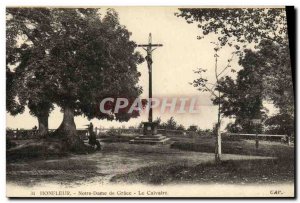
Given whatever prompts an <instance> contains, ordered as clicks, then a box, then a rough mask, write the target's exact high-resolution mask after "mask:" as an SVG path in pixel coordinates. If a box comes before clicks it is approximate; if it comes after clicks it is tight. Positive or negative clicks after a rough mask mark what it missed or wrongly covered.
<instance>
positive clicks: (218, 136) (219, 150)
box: [215, 91, 222, 163]
mask: <svg viewBox="0 0 300 203" xmlns="http://www.w3.org/2000/svg"><path fill="white" fill-rule="evenodd" d="M218 100H219V101H218V102H219V104H218V123H217V126H216V127H217V128H216V130H217V132H216V145H215V162H216V163H220V162H221V154H222V148H221V146H222V139H221V109H220V108H221V104H220V91H219V97H218Z"/></svg>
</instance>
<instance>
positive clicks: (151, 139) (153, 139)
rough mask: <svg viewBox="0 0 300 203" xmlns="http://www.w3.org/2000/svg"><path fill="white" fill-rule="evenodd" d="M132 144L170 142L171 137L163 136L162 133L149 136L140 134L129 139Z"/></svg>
mask: <svg viewBox="0 0 300 203" xmlns="http://www.w3.org/2000/svg"><path fill="white" fill-rule="evenodd" d="M129 143H130V144H152V145H155V144H168V143H170V138H167V137H166V136H163V135H161V134H157V135H153V136H149V135H140V136H137V137H135V138H134V139H132V140H130V141H129Z"/></svg>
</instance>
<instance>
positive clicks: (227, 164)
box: [111, 159, 294, 185]
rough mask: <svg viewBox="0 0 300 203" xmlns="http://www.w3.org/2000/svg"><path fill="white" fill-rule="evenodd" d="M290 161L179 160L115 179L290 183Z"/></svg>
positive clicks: (131, 181)
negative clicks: (190, 162) (194, 163)
mask: <svg viewBox="0 0 300 203" xmlns="http://www.w3.org/2000/svg"><path fill="white" fill-rule="evenodd" d="M293 181H294V166H293V163H283V162H282V160H279V159H275V160H274V159H268V160H264V159H262V160H228V161H223V162H221V163H220V164H214V163H204V164H199V165H197V166H187V165H182V164H178V163H173V164H170V165H157V166H150V167H143V168H140V169H138V170H136V171H133V172H129V173H127V174H121V175H116V176H114V177H113V178H112V179H111V182H114V183H124V182H126V183H146V184H153V185H162V184H176V183H193V184H195V183H198V184H216V183H217V184H222V183H224V184H274V183H283V182H288V183H293Z"/></svg>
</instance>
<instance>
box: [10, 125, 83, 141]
mask: <svg viewBox="0 0 300 203" xmlns="http://www.w3.org/2000/svg"><path fill="white" fill-rule="evenodd" d="M55 130H56V129H48V132H49V133H52V132H54V131H55ZM76 131H77V134H78V136H80V137H85V136H88V130H87V129H86V128H79V129H76ZM6 137H7V138H9V139H16V140H19V139H37V138H39V135H38V130H34V129H30V130H25V129H21V130H6Z"/></svg>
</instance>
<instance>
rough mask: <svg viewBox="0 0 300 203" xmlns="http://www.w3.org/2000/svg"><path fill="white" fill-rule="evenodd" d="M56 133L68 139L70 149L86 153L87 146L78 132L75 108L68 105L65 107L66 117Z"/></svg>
mask: <svg viewBox="0 0 300 203" xmlns="http://www.w3.org/2000/svg"><path fill="white" fill-rule="evenodd" d="M55 134H56V135H57V136H58V137H60V138H62V140H64V141H66V144H67V147H68V150H70V151H73V152H77V153H86V152H87V147H86V146H85V145H84V143H83V141H82V140H80V138H79V137H78V135H77V133H76V125H75V122H74V110H73V109H72V108H70V107H68V106H66V107H64V117H63V121H62V123H61V124H60V126H59V128H58V129H57V130H56V132H55Z"/></svg>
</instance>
